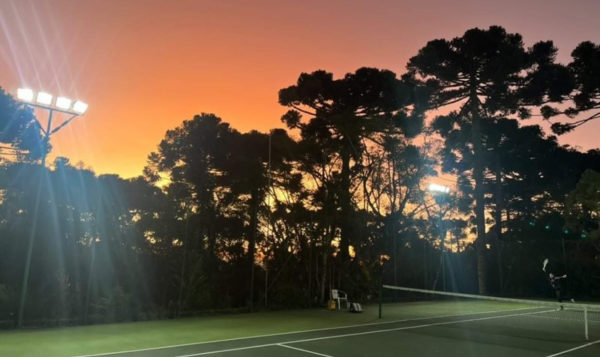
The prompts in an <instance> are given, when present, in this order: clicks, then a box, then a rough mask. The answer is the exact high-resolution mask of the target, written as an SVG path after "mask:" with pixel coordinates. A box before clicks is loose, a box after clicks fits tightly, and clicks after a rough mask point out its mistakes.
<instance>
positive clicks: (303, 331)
mask: <svg viewBox="0 0 600 357" xmlns="http://www.w3.org/2000/svg"><path fill="white" fill-rule="evenodd" d="M531 309H536V308H535V307H522V308H518V309H511V310H493V311H481V312H472V313H469V314H454V315H440V316H429V317H418V318H414V319H403V320H394V321H385V322H370V323H367V324H355V325H346V326H337V327H325V328H317V329H311V330H297V331H290V332H279V333H271V334H266V335H255V336H245V337H235V338H226V339H222V340H211V341H200V342H189V343H181V344H177V345H167V346H159V347H148V348H140V349H135V350H123V351H116V352H106V353H95V354H89V355H77V356H73V357H100V356H111V355H117V354H122V353H135V352H145V351H155V350H162V349H168V348H177V347H187V346H195V345H205V344H208V343H219V342H230V341H239V340H249V339H253V338H263V337H275V336H285V335H293V334H297V333H308V332H320V331H330V330H338V329H339V330H342V329H346V328H354V327H363V326H379V325H388V324H396V323H401V322H411V321H421V320H433V319H443V318H447V317H456V316H471V315H481V314H496V313H499V312H508V311H520V310H531Z"/></svg>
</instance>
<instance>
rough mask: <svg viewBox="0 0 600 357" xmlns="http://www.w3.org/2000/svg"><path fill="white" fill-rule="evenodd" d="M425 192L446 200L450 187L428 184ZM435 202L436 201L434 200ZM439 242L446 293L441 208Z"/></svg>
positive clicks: (444, 243)
mask: <svg viewBox="0 0 600 357" xmlns="http://www.w3.org/2000/svg"><path fill="white" fill-rule="evenodd" d="M427 191H429V192H431V193H432V194H433V195H434V197H439V198H444V199H445V198H446V197H448V194H449V193H450V187H448V186H444V185H440V184H437V183H430V184H429V185H427ZM436 202H437V200H436ZM438 204H439V202H438ZM439 216H440V223H439V224H440V238H441V239H440V240H441V246H442V255H441V257H440V265H441V267H442V290H443V291H446V229H445V228H444V227H443V226H444V217H443V214H442V212H441V207H440V215H439Z"/></svg>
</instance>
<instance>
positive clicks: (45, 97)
mask: <svg viewBox="0 0 600 357" xmlns="http://www.w3.org/2000/svg"><path fill="white" fill-rule="evenodd" d="M37 102H38V103H40V104H44V105H50V104H51V103H52V94H49V93H46V92H39V93H38V95H37Z"/></svg>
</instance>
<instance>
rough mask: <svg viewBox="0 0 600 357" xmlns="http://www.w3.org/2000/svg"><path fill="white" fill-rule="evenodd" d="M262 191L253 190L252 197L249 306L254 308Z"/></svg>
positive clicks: (249, 240) (249, 243)
mask: <svg viewBox="0 0 600 357" xmlns="http://www.w3.org/2000/svg"><path fill="white" fill-rule="evenodd" d="M259 196H260V191H259V190H258V188H255V189H253V190H252V193H251V198H250V227H248V228H249V232H248V265H249V269H250V286H249V289H250V291H249V294H248V307H249V309H250V311H252V310H253V309H254V254H255V252H256V247H255V246H256V234H257V228H258V205H259V204H260V201H261V200H260V197H259Z"/></svg>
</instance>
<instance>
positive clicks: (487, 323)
mask: <svg viewBox="0 0 600 357" xmlns="http://www.w3.org/2000/svg"><path fill="white" fill-rule="evenodd" d="M379 308H380V310H379V311H380V317H381V316H385V317H386V319H387V318H393V319H394V318H397V319H419V320H424V319H431V320H432V321H434V322H433V323H432V325H439V324H446V323H445V322H443V323H437V322H435V321H436V319H438V320H439V319H446V320H447V319H450V321H456V326H458V327H459V328H467V329H468V328H471V329H490V330H491V331H492V332H493V333H497V334H514V335H516V336H522V337H525V336H528V337H529V338H540V339H548V338H551V339H558V340H581V339H583V338H585V339H586V340H589V339H598V338H600V304H587V303H586V304H582V303H574V302H562V303H559V302H557V301H545V300H530V299H520V298H507V297H497V296H488V295H476V294H462V293H454V292H446V291H437V290H425V289H417V288H410V287H401V286H392V285H383V286H382V293H381V296H380V306H379ZM470 322H473V323H471V324H469V323H470ZM451 323H452V322H451Z"/></svg>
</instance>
